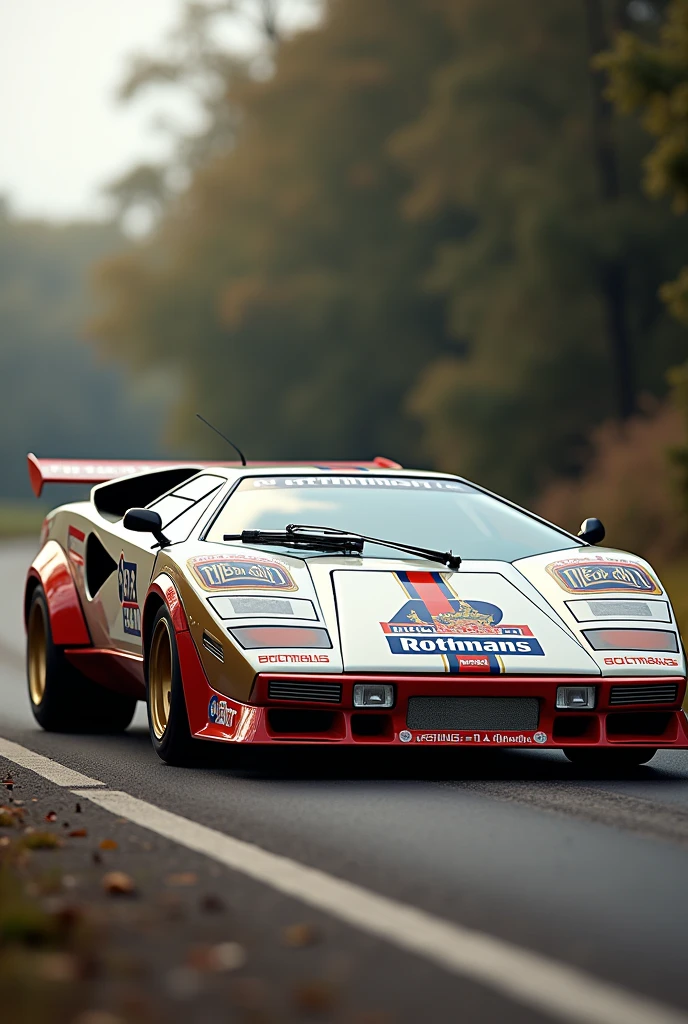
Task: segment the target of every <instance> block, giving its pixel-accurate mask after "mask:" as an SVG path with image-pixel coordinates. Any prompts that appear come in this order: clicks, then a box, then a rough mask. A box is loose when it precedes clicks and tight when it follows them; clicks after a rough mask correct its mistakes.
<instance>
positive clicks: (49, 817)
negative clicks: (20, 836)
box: [44, 811, 57, 821]
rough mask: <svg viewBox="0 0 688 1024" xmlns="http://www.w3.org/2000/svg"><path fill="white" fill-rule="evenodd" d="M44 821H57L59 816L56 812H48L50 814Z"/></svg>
mask: <svg viewBox="0 0 688 1024" xmlns="http://www.w3.org/2000/svg"><path fill="white" fill-rule="evenodd" d="M44 820H45V821H57V814H56V813H55V811H48V813H47V814H46V816H45V818H44Z"/></svg>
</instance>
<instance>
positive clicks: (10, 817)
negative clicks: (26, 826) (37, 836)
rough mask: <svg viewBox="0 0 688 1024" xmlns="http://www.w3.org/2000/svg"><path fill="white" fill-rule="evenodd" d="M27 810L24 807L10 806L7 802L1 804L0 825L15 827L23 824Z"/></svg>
mask: <svg viewBox="0 0 688 1024" xmlns="http://www.w3.org/2000/svg"><path fill="white" fill-rule="evenodd" d="M25 814H26V811H25V810H24V808H23V807H9V806H8V805H7V804H2V806H0V827H2V828H13V827H14V826H18V825H21V823H22V822H23V821H24V815H25Z"/></svg>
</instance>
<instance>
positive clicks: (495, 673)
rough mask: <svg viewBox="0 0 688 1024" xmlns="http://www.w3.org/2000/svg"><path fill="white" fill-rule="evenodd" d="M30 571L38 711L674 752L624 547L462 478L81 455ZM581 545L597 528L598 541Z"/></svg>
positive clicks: (98, 723) (382, 466) (673, 664)
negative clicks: (68, 497)
mask: <svg viewBox="0 0 688 1024" xmlns="http://www.w3.org/2000/svg"><path fill="white" fill-rule="evenodd" d="M29 469H30V474H31V479H32V482H33V484H34V489H35V490H36V492H37V493H40V490H41V487H42V486H43V483H44V482H46V481H47V482H54V481H65V480H70V481H73V482H77V481H80V482H84V483H95V484H96V486H94V487H93V489H92V490H91V493H90V497H89V498H88V500H86V501H79V502H74V503H71V504H68V505H63V506H61V507H60V508H57V509H55V510H54V511H53V512H51V513H50V514H49V515H48V517H47V519H46V521H45V524H44V528H43V536H42V547H41V550H40V552H39V554H38V555H37V557H36V559H35V560H34V562H33V564H32V566H31V568H30V570H29V574H28V578H27V583H26V599H25V610H26V623H27V633H28V659H27V664H28V682H29V695H30V699H31V706H32V708H33V713H34V715H35V717H36V719H37V721H38V722H39V723H40V724H41V725H42V726H43V727H44V728H46V729H53V730H63V731H69V730H74V731H78V730H89V731H91V730H96V731H116V730H122V729H126V727H127V725H128V724H129V722H130V721H131V717H132V715H133V712H134V708H135V704H136V701H137V700H145V701H146V702H147V706H148V717H149V722H150V734H151V739H152V742H153V746H154V748H155V750H156V751H157V752H158V754H159V755H160V757H161V758H163V759H164V760H165V761H168V762H171V763H178V764H180V763H190V762H192V761H193V759H194V756H195V754H196V753H197V750H198V746H199V744H200V742H201V741H204V740H205V741H208V740H212V741H216V742H220V743H254V744H256V743H257V744H275V743H281V744H284V743H291V744H293V743H302V744H303V743H309V744H314V743H315V744H336V743H339V744H351V745H357V744H358V745H363V744H365V745H370V744H374V745H377V746H378V747H384V746H394V745H402V746H403V745H408V746H437V745H444V746H456V747H463V748H466V747H489V748H493V747H504V746H510V747H530V748H546V747H558V748H563V750H564V752H565V753H566V755H567V756H568V757H569V758H570V759H571V760H573V761H582V762H591V763H592V762H604V763H606V764H610V765H619V766H630V765H638V764H641V763H644V762H646V761H648V760H649V759H650V758H651V757H652V756H653V754H654V753H655V752H656V750H657V749H658V748H680V749H685V748H687V747H688V727H687V726H688V723H687V722H686V715H685V713H684V711H683V710H682V702H683V700H684V697H685V691H686V665H685V658H684V653H683V647H682V644H681V639H680V636H679V633H678V629H677V625H676V619H675V616H674V613H673V610H672V607H671V603H670V601H669V598H668V596H667V594H666V592H665V591H664V589H663V587H662V585H661V583H660V581H659V580H658V579H657V576H656V574H655V573H654V572H653V570H652V568H651V567H650V566H649V565H648V563H647V562H645V561H644V560H643V559H642V558H638V557H637V556H635V555H631V554H628V553H627V552H624V551H617V550H615V549H613V548H608V547H601V546H599V541H601V540H602V539H603V537H604V528H603V527H602V525H601V523H599V521H597V520H586V522H585V523H584V524H583V528H582V531H581V533H580V534H579V536H578V537H575V536H573V535H572V534H569V533H567V532H566V531H565V530H562V529H560V528H559V527H557V526H554V525H552V524H551V523H548V522H546V521H544V520H543V519H540V518H539V517H538V516H536V515H533V514H532V513H530V512H527V511H525V510H524V509H521V508H519V507H517V506H516V505H514V504H512V503H511V502H509V501H507V500H505V499H503V498H500V497H498V496H497V495H495V494H492V493H490V492H489V491H486V490H485V489H484V488H482V487H479V486H477V485H476V484H473V483H469V482H468V481H466V480H463V479H461V478H460V477H456V476H450V475H446V474H441V473H433V472H423V471H415V470H403V469H401V467H399V466H397V465H396V464H395V463H393V462H390V460H387V459H376V460H375V461H374V462H371V463H329V464H307V465H289V466H281V465H274V464H273V465H247V466H241V465H237V464H229V463H222V464H209V463H189V464H176V463H157V464H152V465H142V464H131V463H128V464H127V463H117V462H115V463H105V464H102V465H101V464H96V463H87V462H85V461H79V460H71V461H70V460H39V459H36V458H35V456H32V455H31V456H29ZM596 545H597V546H596Z"/></svg>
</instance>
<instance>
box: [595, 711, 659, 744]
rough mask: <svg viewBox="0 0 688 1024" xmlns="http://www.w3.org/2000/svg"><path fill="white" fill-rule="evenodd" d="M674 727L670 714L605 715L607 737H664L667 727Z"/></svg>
mask: <svg viewBox="0 0 688 1024" xmlns="http://www.w3.org/2000/svg"><path fill="white" fill-rule="evenodd" d="M671 725H674V729H675V719H674V714H673V713H672V712H666V711H637V712H628V713H626V714H614V715H607V736H608V737H609V738H610V739H611V738H612V737H616V738H620V737H623V738H624V739H631V738H633V737H636V736H643V737H644V736H655V737H658V736H664V734H665V733H666V732H667V730H668V729H669V727H670V726H671Z"/></svg>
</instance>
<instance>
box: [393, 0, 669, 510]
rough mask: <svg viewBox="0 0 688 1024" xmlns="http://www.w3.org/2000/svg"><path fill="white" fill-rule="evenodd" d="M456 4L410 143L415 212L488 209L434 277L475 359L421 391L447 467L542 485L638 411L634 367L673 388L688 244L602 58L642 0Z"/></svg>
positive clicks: (643, 377) (445, 368)
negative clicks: (666, 290) (610, 89)
mask: <svg viewBox="0 0 688 1024" xmlns="http://www.w3.org/2000/svg"><path fill="white" fill-rule="evenodd" d="M444 6H445V9H446V16H447V19H448V23H449V24H450V25H451V29H452V32H453V34H454V37H455V39H456V46H455V49H454V52H453V54H452V58H451V59H450V61H448V62H447V63H446V64H445V65H444V66H443V67H441V68H440V69H439V70H438V71H437V73H436V75H435V77H434V80H433V89H432V96H431V100H430V102H429V103H428V105H427V107H426V109H425V111H424V113H423V115H422V116H421V117H420V118H419V119H418V120H417V121H416V123H415V124H413V125H411V126H409V127H408V128H406V129H405V130H404V131H402V132H400V133H399V134H398V135H397V137H396V138H395V139H394V142H393V147H394V152H395V153H396V154H397V156H398V157H399V159H400V160H402V161H403V162H404V164H405V166H407V167H408V168H409V169H410V171H412V173H413V175H414V177H415V187H414V188H413V189H412V190H411V191H410V193H409V195H408V196H407V198H406V203H405V212H406V215H407V216H408V217H409V218H410V219H411V220H413V221H414V222H424V221H427V220H432V219H436V218H437V217H444V216H446V215H447V212H449V211H463V212H464V214H465V215H466V216H469V217H470V218H471V220H472V224H473V230H472V231H471V232H470V234H469V235H468V236H466V237H464V238H459V239H457V240H455V241H452V242H451V243H450V244H449V245H446V246H444V247H442V248H441V249H440V250H439V251H438V254H437V258H436V260H435V263H434V267H433V268H432V270H431V272H430V274H429V275H428V278H427V283H428V287H429V288H430V289H431V290H432V291H433V292H434V293H436V294H440V295H443V296H446V299H447V316H448V324H449V328H450V330H451V331H452V332H453V334H454V336H455V337H456V338H457V339H461V340H462V341H463V342H464V344H465V346H466V350H467V357H466V358H460V357H459V356H444V357H442V358H440V359H437V360H435V361H434V362H432V363H431V364H430V365H429V366H428V367H427V369H426V370H425V372H424V374H423V376H422V378H421V380H420V381H419V382H418V386H417V387H416V389H415V391H414V392H413V394H412V395H411V398H410V406H411V408H412V409H413V410H414V411H415V413H416V414H417V415H418V416H419V417H420V418H421V420H422V421H423V423H424V425H425V437H426V440H427V446H428V451H429V453H430V454H431V457H432V458H433V460H434V461H435V462H436V464H438V465H440V466H442V467H443V468H447V469H452V470H459V471H462V472H465V473H467V474H469V475H474V476H477V477H478V478H480V479H482V480H484V481H488V482H489V483H490V484H491V485H492V486H495V487H497V488H499V489H503V490H505V491H506V492H507V493H509V494H511V495H513V496H514V497H517V498H520V499H525V498H527V497H528V496H529V495H532V494H533V493H536V492H537V491H538V490H539V489H540V488H541V487H542V486H543V484H544V483H545V482H546V481H547V479H548V478H550V477H551V476H552V475H555V474H557V473H559V474H560V473H564V474H566V473H575V472H576V471H577V470H578V469H579V468H580V467H581V466H582V465H583V464H584V462H585V458H586V450H587V442H586V437H587V435H588V433H589V431H590V429H591V428H592V427H594V426H595V424H597V423H599V422H601V421H602V420H603V419H605V418H607V417H608V416H610V415H614V414H623V415H626V414H628V413H629V412H630V411H631V410H632V408H633V406H634V404H635V401H636V394H635V388H634V386H633V384H632V380H633V377H634V376H635V377H636V378H637V379H638V380H639V381H640V382H641V387H642V389H643V390H650V391H658V390H659V391H661V390H662V387H663V374H664V372H665V369H666V367H667V366H668V365H670V363H671V360H672V358H675V356H676V353H677V352H678V350H679V347H680V344H681V342H680V337H679V332H678V331H676V330H675V329H673V328H672V326H671V324H670V323H668V322H667V319H666V318H665V317H664V316H663V314H662V309H661V307H660V304H659V303H658V302H657V299H656V289H657V286H658V284H659V282H660V281H661V280H662V277H663V275H664V274H665V273H666V269H667V266H669V265H670V263H671V261H672V259H675V258H676V256H677V253H679V252H683V253H684V254H685V253H686V244H685V240H683V239H682V238H681V237H680V235H679V233H678V232H677V231H676V229H675V226H673V225H671V224H670V223H669V219H668V217H667V216H666V215H664V214H662V213H660V214H659V215H657V213H656V212H655V211H651V210H650V208H649V204H648V203H647V202H646V201H645V200H644V199H643V197H642V195H641V194H640V190H639V188H638V185H637V183H636V180H635V179H636V177H637V171H636V168H637V162H638V161H639V159H640V153H641V147H642V137H641V136H640V133H638V132H637V131H635V130H634V126H632V125H629V124H626V125H624V126H623V129H624V130H623V131H622V130H620V127H619V125H618V124H615V123H612V120H611V114H610V111H609V109H608V108H607V107H606V106H605V104H604V101H603V99H602V98H601V97H600V93H599V86H598V84H597V82H596V80H595V76H594V74H593V73H592V71H591V68H590V56H591V50H594V49H595V48H596V47H597V46H598V45H599V44H600V41H601V40H603V39H604V38H605V36H606V35H607V34H608V33H609V32H610V31H611V30H612V29H614V28H615V27H617V26H618V24H619V21H620V20H621V18H622V17H625V16H626V5H625V4H620V3H618V2H617V0H595V2H592V0H587V2H586V3H583V4H581V3H577V2H571V0H522V2H521V3H519V4H509V3H505V2H504V0H461V2H460V3H454V2H450V0H447V2H446V3H445V5H444ZM507 444H508V447H506V446H507Z"/></svg>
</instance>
